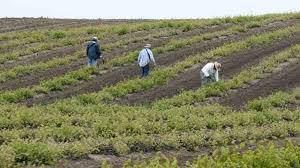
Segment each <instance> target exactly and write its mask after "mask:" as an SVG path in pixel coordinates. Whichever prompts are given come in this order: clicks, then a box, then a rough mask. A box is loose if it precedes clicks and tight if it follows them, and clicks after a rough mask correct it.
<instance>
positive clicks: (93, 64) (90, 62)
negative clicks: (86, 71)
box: [88, 58, 98, 66]
mask: <svg viewBox="0 0 300 168" xmlns="http://www.w3.org/2000/svg"><path fill="white" fill-rule="evenodd" d="M97 63H98V60H96V59H90V58H88V65H89V66H96V65H97Z"/></svg>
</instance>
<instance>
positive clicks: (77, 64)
mask: <svg viewBox="0 0 300 168" xmlns="http://www.w3.org/2000/svg"><path fill="white" fill-rule="evenodd" d="M224 27H226V25H223V26H215V27H212V28H210V29H196V30H193V31H190V32H185V33H182V34H180V35H176V36H174V37H173V36H170V37H166V38H161V39H153V40H151V41H150V40H149V41H150V42H151V43H152V45H153V46H154V47H158V46H161V45H163V44H165V43H166V42H167V41H169V40H171V39H175V38H176V39H177V38H178V39H179V38H186V37H190V36H194V35H196V34H201V33H205V32H208V31H217V30H220V29H223V28H224ZM149 41H148V42H149ZM128 48H130V49H132V50H136V49H138V48H141V44H134V43H132V45H131V44H130V45H128V46H127V48H118V49H117V50H114V51H112V52H109V53H105V54H104V57H105V58H106V59H111V58H114V57H116V56H119V55H121V54H124V53H126V51H127V50H128ZM75 50H76V47H73V48H70V51H69V52H74V51H75ZM61 52H62V53H61V54H64V52H66V50H65V49H62V50H61ZM50 54H51V53H50ZM52 54H53V53H52ZM32 58H33V57H30V59H32ZM27 60H28V61H30V60H29V59H27ZM85 64H86V58H82V59H78V60H77V61H74V62H72V63H70V64H68V65H65V66H59V67H56V68H51V69H48V70H46V71H39V72H34V73H31V74H29V75H25V76H22V77H18V78H17V79H15V80H9V81H6V82H4V83H2V84H1V86H0V90H14V89H17V88H21V87H28V86H32V85H35V84H38V83H39V82H40V81H42V80H47V79H51V78H53V77H56V76H60V75H63V74H65V73H67V72H69V71H74V70H77V69H79V68H81V67H82V66H83V65H85Z"/></svg>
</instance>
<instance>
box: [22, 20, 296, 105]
mask: <svg viewBox="0 0 300 168" xmlns="http://www.w3.org/2000/svg"><path fill="white" fill-rule="evenodd" d="M295 23H297V21H288V22H277V23H273V24H270V25H267V26H265V27H259V28H254V29H252V30H250V31H249V32H246V33H238V34H235V35H231V36H226V37H221V38H215V39H212V40H210V41H205V42H202V43H199V44H194V45H192V46H190V47H187V48H184V49H181V50H180V51H174V52H168V53H166V54H163V55H159V56H157V58H156V61H157V63H158V64H159V65H160V66H168V65H171V64H174V63H176V62H178V61H181V60H183V59H185V58H187V57H188V56H189V55H193V54H196V53H201V52H204V51H208V50H211V49H213V48H216V47H218V46H221V45H223V44H224V43H226V42H230V41H234V40H241V39H243V38H246V37H249V36H251V35H255V34H262V33H265V32H268V31H274V30H277V29H280V28H283V27H287V26H291V25H294V24H295ZM139 73H140V70H139V68H138V67H137V66H136V65H135V64H132V65H128V66H127V67H121V68H118V69H115V70H113V71H110V72H107V73H105V74H103V75H100V76H96V77H95V79H93V80H91V81H83V82H81V83H79V84H77V85H74V86H68V87H66V88H65V89H64V90H63V91H56V92H51V93H50V94H47V95H43V96H39V97H38V98H35V97H34V98H31V99H29V100H28V101H26V104H27V105H32V104H36V103H49V102H53V101H55V100H57V99H62V98H67V97H71V96H74V95H77V94H83V93H91V92H97V91H100V90H101V89H103V88H104V87H107V86H111V85H114V84H116V83H118V82H121V81H123V80H128V79H133V78H136V77H138V76H139ZM195 79H198V78H195ZM198 86H199V85H198Z"/></svg>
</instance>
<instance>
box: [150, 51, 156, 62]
mask: <svg viewBox="0 0 300 168" xmlns="http://www.w3.org/2000/svg"><path fill="white" fill-rule="evenodd" d="M149 55H150V59H151V61H152V62H153V64H154V65H156V62H155V59H154V56H153V52H152V51H151V50H150V51H149Z"/></svg>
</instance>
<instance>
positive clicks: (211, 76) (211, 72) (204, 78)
mask: <svg viewBox="0 0 300 168" xmlns="http://www.w3.org/2000/svg"><path fill="white" fill-rule="evenodd" d="M220 69H221V64H220V63H218V62H210V63H207V64H206V65H205V66H204V67H203V68H202V69H201V72H200V74H201V84H202V85H206V84H209V83H212V82H217V81H219V70H220Z"/></svg>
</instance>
